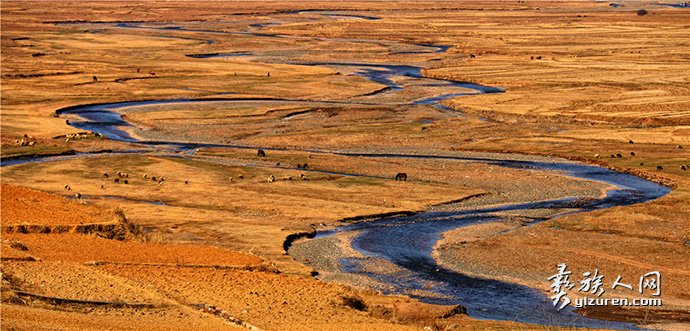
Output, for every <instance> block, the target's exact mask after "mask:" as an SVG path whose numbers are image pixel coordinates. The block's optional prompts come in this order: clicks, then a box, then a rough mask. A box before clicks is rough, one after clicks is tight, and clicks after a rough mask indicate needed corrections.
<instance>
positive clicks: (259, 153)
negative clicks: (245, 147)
mask: <svg viewBox="0 0 690 331" xmlns="http://www.w3.org/2000/svg"><path fill="white" fill-rule="evenodd" d="M256 156H258V157H266V152H264V150H263V149H260V150H258V151H257V152H256Z"/></svg>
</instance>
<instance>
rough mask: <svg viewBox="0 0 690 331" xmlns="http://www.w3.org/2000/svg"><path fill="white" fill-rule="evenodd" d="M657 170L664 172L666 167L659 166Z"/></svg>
mask: <svg viewBox="0 0 690 331" xmlns="http://www.w3.org/2000/svg"><path fill="white" fill-rule="evenodd" d="M656 170H664V167H662V166H660V165H658V166H656Z"/></svg>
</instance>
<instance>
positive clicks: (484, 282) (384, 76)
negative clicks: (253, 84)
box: [2, 12, 670, 328]
mask: <svg viewBox="0 0 690 331" xmlns="http://www.w3.org/2000/svg"><path fill="white" fill-rule="evenodd" d="M296 13H297V14H299V12H296ZM319 14H321V15H325V16H328V17H332V18H335V19H342V18H350V19H376V18H375V17H373V16H360V15H348V14H342V13H322V12H319ZM275 24H279V23H275V22H269V23H256V24H253V25H252V26H251V27H253V28H260V27H263V26H268V25H275ZM116 26H117V27H121V28H143V29H151V28H152V27H146V26H141V25H139V24H134V23H126V24H124V23H123V24H119V25H116ZM157 29H159V30H165V31H171V32H174V31H188V32H204V33H234V34H253V35H255V36H258V37H265V36H271V37H278V36H276V35H267V34H261V33H259V32H245V31H241V32H220V31H213V30H193V29H185V28H182V27H176V26H175V27H171V26H165V27H158V28H157ZM280 37H283V36H280ZM300 38H307V37H300ZM311 39H313V40H321V39H323V38H311ZM348 41H352V40H351V39H348ZM357 41H358V42H371V41H368V40H357ZM376 42H379V41H376ZM418 46H422V47H425V48H426V49H430V50H431V51H432V52H445V51H446V50H447V49H448V47H447V46H440V45H438V46H437V45H418ZM410 54H414V52H412V51H411V52H410ZM251 55H253V53H249V52H247V53H217V54H207V55H203V54H202V55H195V56H194V55H193V56H192V57H194V58H197V59H198V60H199V61H203V60H204V59H206V58H211V57H224V56H251ZM285 63H290V62H288V61H286V62H285ZM300 64H304V65H319V66H329V67H339V66H347V67H351V68H354V69H355V71H356V74H357V75H360V76H362V77H365V78H367V79H369V80H371V81H373V82H377V83H380V84H383V85H385V86H387V87H388V88H390V89H391V90H392V91H396V90H403V89H405V88H406V85H401V84H399V83H396V82H397V81H399V80H401V79H417V80H423V79H424V80H429V81H431V82H433V83H434V84H438V85H440V86H444V87H457V88H462V89H463V90H462V91H458V92H453V93H446V94H441V95H428V96H426V97H424V98H421V99H417V100H414V101H413V102H412V104H417V105H431V106H435V107H437V108H440V109H443V110H448V111H452V110H450V109H448V108H445V106H443V105H442V104H441V101H443V100H445V99H448V98H452V97H457V96H463V95H467V94H468V93H467V92H466V89H470V90H473V91H475V92H476V93H477V94H480V93H499V92H502V91H503V90H501V89H500V88H494V87H488V86H482V85H478V84H472V83H463V82H455V81H451V80H444V79H433V78H426V77H423V76H422V75H421V69H422V68H421V67H419V66H413V65H405V64H393V65H388V64H378V63H341V62H323V63H300ZM219 101H223V102H246V101H247V100H243V99H222V100H219V99H214V100H194V99H182V100H145V101H130V102H119V103H103V104H91V105H79V106H73V107H67V108H63V109H60V110H58V111H57V114H58V115H60V116H66V115H68V116H70V118H72V120H71V121H70V123H69V124H70V125H72V126H74V127H76V128H80V129H83V130H88V131H92V132H95V133H100V134H102V135H104V136H106V137H108V138H109V139H112V140H116V141H123V142H128V143H135V144H139V145H140V146H142V147H143V148H145V149H143V150H136V151H126V152H121V153H142V152H143V151H145V150H146V149H147V148H148V149H149V150H150V148H151V147H160V148H165V149H167V150H168V151H170V152H171V153H178V152H185V151H188V150H193V149H195V148H200V147H228V148H238V147H239V148H262V147H260V146H242V145H231V144H204V143H189V142H181V141H144V140H140V139H138V138H136V137H134V136H132V135H130V134H129V133H128V130H127V128H128V127H131V126H132V124H130V123H129V122H127V121H126V120H125V119H123V117H122V114H121V112H123V111H126V110H127V108H129V107H134V106H142V105H169V104H175V103H181V102H184V103H203V102H219ZM266 101H271V102H285V103H287V102H310V101H309V100H281V99H266ZM319 102H322V101H319ZM333 103H347V102H342V101H333ZM382 105H385V104H382ZM74 116H76V117H78V118H79V120H74V119H73V117H74ZM264 149H266V148H264ZM313 152H315V153H318V152H319V151H318V150H315V151H313ZM341 154H343V155H349V156H366V157H377V158H426V159H444V160H457V161H472V162H479V163H485V164H492V165H496V166H501V167H509V168H521V169H532V170H533V171H561V172H562V173H563V175H564V176H570V177H575V178H580V179H584V180H589V181H596V182H603V183H607V184H610V185H612V186H614V187H616V189H613V190H610V191H609V192H608V194H607V195H606V197H604V198H602V199H599V200H595V201H590V202H588V203H586V204H584V205H578V206H577V207H576V209H577V212H585V211H590V210H596V209H603V208H610V207H614V206H627V205H631V204H635V203H642V202H645V201H650V200H653V199H656V198H658V197H661V196H663V195H665V194H667V193H668V192H669V191H670V190H669V189H668V188H665V187H663V186H660V185H657V184H654V183H652V182H649V181H646V180H644V179H641V178H638V177H635V176H633V175H629V174H625V173H619V172H615V171H612V170H608V169H604V168H601V167H596V166H590V165H584V164H579V163H574V162H562V161H554V162H536V161H516V160H500V159H488V158H467V157H464V158H463V157H454V156H438V155H401V154H348V153H341ZM92 156H94V154H91V153H87V154H78V155H73V156H65V157H52V158H51V157H42V158H40V157H37V158H30V159H24V160H17V161H14V162H9V163H8V162H3V163H2V166H3V167H4V166H8V165H13V164H18V163H26V162H47V161H51V160H65V159H69V158H77V157H92ZM506 158H507V159H510V156H509V155H506ZM575 199H576V197H572V198H564V199H556V200H548V201H535V202H528V203H514V204H507V205H503V206H500V207H491V208H488V207H487V208H477V209H473V210H461V211H444V212H440V211H429V212H424V213H420V214H416V215H413V216H405V217H388V218H383V219H379V220H375V221H369V222H363V223H358V224H353V225H348V226H344V227H342V228H340V229H339V230H340V231H342V232H346V233H347V232H353V233H356V235H355V236H354V238H353V240H352V247H353V248H355V249H356V250H357V251H358V252H360V253H361V254H363V255H364V256H367V257H370V258H373V259H383V260H386V261H387V262H389V263H393V264H395V265H396V266H397V267H399V268H400V270H402V271H400V272H396V273H393V274H390V273H383V272H382V273H376V272H372V271H370V270H368V269H365V268H364V266H363V264H362V261H361V260H359V259H355V258H348V259H343V260H342V261H341V271H342V272H345V273H355V274H364V275H366V276H368V277H371V278H373V279H376V280H378V281H380V282H383V283H386V284H389V285H390V287H391V288H392V290H390V291H389V292H390V293H405V294H407V295H411V296H413V297H416V298H417V299H419V300H421V301H425V302H432V303H441V304H463V305H464V306H465V307H467V309H468V313H469V315H470V316H473V317H477V318H486V319H498V320H518V321H522V322H530V323H538V324H546V325H553V324H555V325H568V326H584V327H608V328H634V326H633V325H630V324H624V323H610V322H606V321H600V320H595V319H590V318H585V317H582V316H580V315H577V314H575V313H574V312H572V311H571V310H564V311H561V312H558V311H556V310H555V309H554V308H553V306H552V305H551V303H550V301H549V300H548V299H547V298H546V296H545V295H543V294H542V293H540V292H539V291H536V290H534V289H530V288H528V287H525V286H521V285H516V284H511V283H506V282H501V281H496V280H489V279H482V278H477V277H469V276H467V275H463V274H462V273H459V272H457V271H454V270H449V269H446V268H444V267H442V266H440V265H439V264H438V263H437V262H436V261H435V260H434V258H433V257H432V252H433V248H434V245H435V244H436V242H437V241H438V240H439V239H440V237H441V234H442V233H444V232H446V231H449V230H453V229H457V228H459V227H464V226H468V225H472V224H477V223H481V222H492V221H496V220H497V219H498V217H497V216H496V215H495V214H496V213H498V212H501V211H508V210H514V211H519V210H530V209H544V208H549V209H560V208H566V207H567V208H569V210H572V209H573V206H572V204H571V202H573V201H574V200H575ZM571 212H572V211H571ZM336 233H337V232H336V231H327V232H323V233H320V234H319V235H318V236H317V238H316V239H314V240H320V238H323V237H326V236H330V235H334V234H336ZM430 282H431V283H433V284H435V286H433V287H432V288H431V289H429V288H428V287H427V286H426V285H425V284H428V283H430ZM417 290H420V291H417ZM424 293H430V294H435V295H425V294H424Z"/></svg>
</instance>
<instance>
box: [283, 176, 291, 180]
mask: <svg viewBox="0 0 690 331" xmlns="http://www.w3.org/2000/svg"><path fill="white" fill-rule="evenodd" d="M282 179H283V180H292V176H283V178H282Z"/></svg>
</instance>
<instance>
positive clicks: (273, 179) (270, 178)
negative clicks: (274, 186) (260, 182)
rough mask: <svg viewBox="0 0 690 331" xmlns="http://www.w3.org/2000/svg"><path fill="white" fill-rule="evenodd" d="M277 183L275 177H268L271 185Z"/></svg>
mask: <svg viewBox="0 0 690 331" xmlns="http://www.w3.org/2000/svg"><path fill="white" fill-rule="evenodd" d="M275 181H276V178H275V177H273V175H270V176H268V182H269V183H273V182H275Z"/></svg>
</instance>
